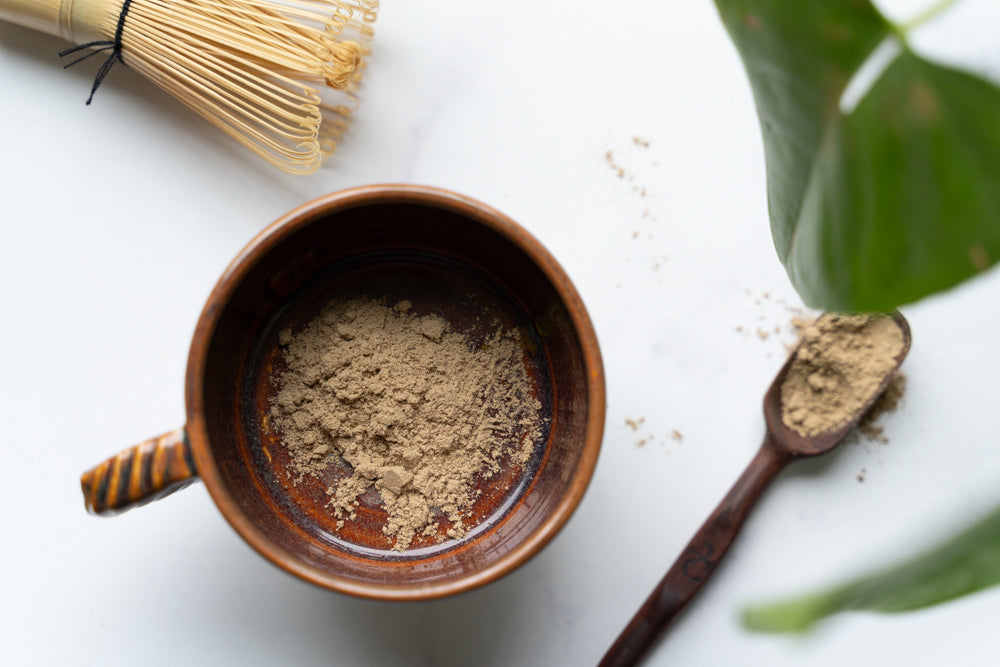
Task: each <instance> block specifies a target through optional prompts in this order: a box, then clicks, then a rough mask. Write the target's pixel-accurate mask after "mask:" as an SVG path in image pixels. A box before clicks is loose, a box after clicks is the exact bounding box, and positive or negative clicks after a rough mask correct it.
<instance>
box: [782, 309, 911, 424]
mask: <svg viewBox="0 0 1000 667" xmlns="http://www.w3.org/2000/svg"><path fill="white" fill-rule="evenodd" d="M801 335H802V343H801V346H800V347H799V349H798V352H797V353H796V356H795V359H794V361H793V362H792V365H791V366H790V367H789V370H788V375H787V376H786V377H785V380H784V382H783V384H782V386H781V398H782V403H783V406H784V407H783V410H784V412H783V414H782V419H783V420H784V422H785V423H786V424H787V425H788V426H789V428H791V429H793V430H794V431H796V432H797V433H799V434H800V435H802V436H805V437H810V436H814V435H817V434H819V433H824V432H827V431H831V430H834V429H836V428H837V427H838V426H840V425H842V424H844V423H845V422H848V421H850V420H851V419H852V418H853V417H855V416H856V415H857V413H858V411H859V410H860V409H861V408H862V407H864V405H865V404H866V403H867V402H868V401H869V400H870V399H871V398H872V396H873V395H874V393H875V392H876V391H878V389H879V386H880V385H881V383H882V381H883V380H885V378H886V375H887V374H888V373H892V372H893V371H894V369H895V367H896V357H897V356H898V355H899V353H900V352H902V350H903V345H904V342H903V333H902V331H901V330H900V328H899V325H897V324H896V322H895V321H894V320H893V319H892V318H891V317H888V316H884V315H874V316H867V315H855V316H848V315H836V314H826V315H823V316H821V317H820V318H819V319H817V320H816V321H815V322H813V323H811V324H809V325H806V326H804V327H803V328H802V330H801Z"/></svg>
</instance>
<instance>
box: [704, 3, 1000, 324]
mask: <svg viewBox="0 0 1000 667" xmlns="http://www.w3.org/2000/svg"><path fill="white" fill-rule="evenodd" d="M716 5H717V6H718V8H719V11H720V15H721V17H722V19H723V22H724V23H725V26H726V28H727V30H728V31H729V33H730V36H731V37H732V39H733V41H734V43H735V45H736V47H737V49H738V51H739V53H740V55H741V57H742V59H743V63H744V65H745V67H746V71H747V75H748V77H749V79H750V83H751V87H752V89H753V93H754V98H755V101H756V104H757V112H758V116H759V117H760V125H761V131H762V134H763V139H764V152H765V160H766V163H767V182H768V206H769V210H770V217H771V231H772V235H773V237H774V244H775V248H776V250H777V252H778V257H779V259H780V260H781V261H782V263H783V264H784V265H785V268H786V270H787V271H788V275H789V277H790V278H791V281H792V284H793V285H794V286H795V288H796V290H797V291H798V292H799V294H800V296H801V297H802V299H803V301H804V302H805V303H806V304H807V305H809V306H811V307H814V308H818V309H822V310H833V311H874V310H881V311H888V310H891V309H893V308H896V307H897V306H900V305H903V304H906V303H910V302H913V301H916V300H918V299H920V298H922V297H924V296H927V295H929V294H932V293H934V292H937V291H940V290H943V289H947V288H949V287H952V286H954V285H956V284H958V283H960V282H962V281H963V280H965V279H967V278H969V277H971V276H973V275H975V274H976V273H977V272H980V271H983V270H985V269H986V268H988V267H989V266H991V265H992V264H993V262H994V261H995V258H998V257H1000V187H998V186H1000V122H997V116H996V113H997V110H998V109H1000V89H998V88H997V87H996V86H994V85H992V84H990V83H988V82H986V81H984V80H982V79H980V78H978V77H976V76H973V75H971V74H967V73H963V72H960V71H957V70H954V69H950V68H946V67H942V66H940V65H936V64H933V63H930V62H928V61H926V60H924V59H922V58H920V57H919V56H917V55H916V54H914V53H913V52H912V51H910V50H909V49H908V47H907V46H906V45H905V43H902V44H901V49H900V53H899V55H898V56H897V57H896V58H895V59H894V60H893V62H892V63H891V64H890V65H889V66H888V67H887V69H886V70H885V71H884V72H883V73H882V74H881V75H880V76H879V78H878V79H877V81H876V82H875V83H874V84H873V85H872V87H871V88H870V89H869V90H868V91H867V92H866V94H865V95H864V97H862V99H861V100H860V101H859V103H858V104H857V106H856V107H855V108H854V109H852V110H851V111H850V112H849V113H846V114H845V113H844V112H843V111H842V110H841V109H840V100H841V97H842V95H843V92H844V89H845V87H846V86H847V84H848V82H849V81H850V80H851V78H852V77H853V76H854V75H855V73H856V72H857V70H858V69H859V68H860V67H861V66H862V64H864V63H865V61H866V60H867V59H868V58H869V56H870V55H871V53H872V51H873V50H874V49H875V48H876V46H878V45H879V44H880V43H882V42H883V41H884V40H886V39H887V38H894V37H893V36H894V35H895V34H896V30H897V29H896V28H895V27H894V26H893V25H891V24H890V23H888V22H887V21H886V20H885V18H884V17H882V15H881V14H879V13H878V11H877V10H876V9H875V8H874V6H873V5H872V4H871V3H870V2H869V1H868V0H823V1H822V2H791V1H789V0H784V1H782V0H716Z"/></svg>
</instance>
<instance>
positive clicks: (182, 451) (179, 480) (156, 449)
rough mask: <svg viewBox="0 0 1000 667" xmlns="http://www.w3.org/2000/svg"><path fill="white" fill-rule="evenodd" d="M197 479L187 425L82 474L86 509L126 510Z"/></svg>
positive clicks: (109, 513)
mask: <svg viewBox="0 0 1000 667" xmlns="http://www.w3.org/2000/svg"><path fill="white" fill-rule="evenodd" d="M197 480H198V471H197V469H196V468H195V465H194V457H193V456H192V454H191V445H190V443H189V442H188V438H187V431H186V430H185V428H184V427H181V428H179V429H175V430H173V431H170V432H169V433H164V434H163V435H161V436H158V437H156V438H151V439H149V440H146V441H145V442H141V443H139V444H138V445H135V446H134V447H130V448H129V449H126V450H124V451H122V452H120V453H118V454H117V455H115V456H112V457H111V458H109V459H108V460H107V461H104V462H103V463H99V464H98V465H96V466H94V467H93V468H91V469H90V470H88V471H87V472H85V473H83V475H81V476H80V487H81V488H82V489H83V500H84V504H85V505H86V507H87V511H88V512H90V513H91V514H97V515H100V516H114V515H115V514H121V513H122V512H127V511H129V510H130V509H132V508H133V507H139V506H141V505H145V504H146V503H149V502H152V501H154V500H159V499H160V498H163V497H165V496H168V495H170V494H171V493H173V492H174V491H180V490H181V489H183V488H184V487H186V486H188V485H189V484H191V483H193V482H196V481H197Z"/></svg>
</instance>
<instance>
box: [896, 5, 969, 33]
mask: <svg viewBox="0 0 1000 667" xmlns="http://www.w3.org/2000/svg"><path fill="white" fill-rule="evenodd" d="M956 2H958V0H938V2H935V3H934V4H933V5H931V6H930V7H928V8H927V9H925V10H924V11H922V12H920V13H919V14H917V15H916V16H914V17H912V18H911V19H909V20H908V21H906V22H904V23H900V24H897V25H896V31H897V32H898V33H900V35H901V36H903V37H905V36H906V34H907V33H909V32H910V31H911V30H914V29H916V28H919V27H920V26H922V25H923V24H925V23H927V22H928V21H930V20H931V19H933V18H934V17H936V16H937V15H938V14H941V13H943V12H944V11H945V10H947V9H948V8H949V7H951V6H952V5H953V4H955V3H956Z"/></svg>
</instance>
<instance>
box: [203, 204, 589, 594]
mask: <svg viewBox="0 0 1000 667" xmlns="http://www.w3.org/2000/svg"><path fill="white" fill-rule="evenodd" d="M354 296H366V297H370V298H374V299H382V300H385V301H386V302H387V303H390V304H391V303H394V302H397V301H400V300H408V301H410V302H411V303H412V308H413V311H414V312H415V313H416V314H418V315H419V314H424V313H430V312H434V313H437V314H439V315H441V316H443V317H444V318H445V319H447V320H448V322H449V325H450V327H451V328H452V330H456V331H462V332H464V333H465V334H466V335H468V336H469V337H470V338H471V339H473V340H475V339H476V338H477V337H478V338H480V339H482V338H484V337H485V336H486V335H487V334H488V327H489V326H491V325H493V326H495V324H496V323H497V322H499V323H501V324H502V325H503V327H504V328H506V329H517V330H518V331H519V333H520V345H521V347H522V350H523V352H524V361H525V365H526V368H527V370H528V374H529V377H530V379H531V382H532V389H533V393H534V394H535V395H536V396H537V398H538V399H539V401H540V403H541V406H542V408H541V410H542V414H543V416H544V419H545V428H543V429H542V432H541V435H540V436H539V442H537V443H536V446H535V450H534V455H533V456H532V458H531V459H530V460H529V461H528V462H527V463H525V464H523V465H504V466H503V470H502V473H501V474H500V475H497V476H495V477H493V478H491V479H479V478H477V480H476V482H475V484H476V489H477V491H478V492H479V495H478V496H477V500H476V501H475V503H474V505H473V506H472V508H471V514H472V516H473V518H474V521H475V522H476V523H477V526H476V527H475V528H474V529H473V530H470V531H469V532H468V534H467V535H466V536H465V537H464V538H463V539H460V540H450V539H449V540H444V541H439V539H437V538H435V537H434V536H426V537H418V538H417V539H415V540H414V542H413V544H412V545H411V547H410V548H409V549H407V550H406V551H402V552H400V551H395V550H393V549H392V546H393V543H392V540H391V539H390V538H387V537H386V536H385V535H383V533H382V526H383V525H384V523H385V518H386V513H385V510H384V509H383V508H382V507H381V506H380V503H379V496H378V495H377V492H376V491H374V489H371V490H370V491H369V492H368V493H366V494H364V495H362V496H361V497H360V498H359V502H360V506H359V507H358V511H357V519H356V520H353V521H350V522H347V523H346V524H345V525H342V526H341V527H340V528H339V529H338V527H337V526H336V519H335V517H334V515H333V513H332V511H331V510H330V508H329V506H328V505H329V502H330V498H329V495H328V494H327V491H326V490H327V489H328V488H329V487H330V486H331V484H333V483H334V482H335V480H336V479H337V476H338V475H341V476H342V475H343V474H344V470H343V469H340V470H338V469H337V468H338V466H332V467H331V470H330V473H329V475H327V476H323V475H320V476H317V477H312V476H305V477H303V476H301V475H298V474H296V473H295V471H294V470H293V469H292V464H291V460H290V457H289V455H288V453H287V452H286V451H285V449H284V447H283V446H282V445H281V441H280V437H281V434H280V433H278V432H277V430H276V429H275V428H274V427H273V425H272V424H270V423H269V422H268V419H267V415H268V412H269V409H270V406H271V400H272V397H273V396H274V394H275V393H276V392H277V389H278V386H279V383H278V382H277V381H276V378H277V377H279V374H280V372H281V371H282V369H283V368H284V365H283V364H284V362H283V360H282V357H281V354H280V346H279V343H278V333H279V332H280V331H282V330H284V329H286V328H290V329H291V330H292V331H296V330H298V329H301V328H302V327H303V326H304V325H305V324H306V323H307V322H309V321H310V320H311V319H312V318H313V317H315V316H316V315H317V314H318V313H319V311H320V310H321V309H322V307H323V306H324V305H325V304H326V303H328V302H329V301H330V300H332V299H342V298H350V297H354ZM199 329H204V330H205V331H206V332H207V336H206V339H207V344H205V345H204V346H203V347H204V350H202V351H200V352H198V353H197V354H195V353H193V354H192V360H191V365H190V366H189V373H188V398H189V401H188V409H189V415H188V419H189V433H190V438H191V444H192V448H193V450H194V453H195V458H196V461H197V463H198V468H199V474H200V475H201V476H202V478H203V479H204V480H205V483H206V485H207V487H208V489H209V491H210V493H211V494H212V496H213V498H214V499H215V501H216V503H217V504H218V505H219V507H220V509H221V510H222V512H223V514H224V515H225V516H226V518H227V519H228V520H229V521H230V523H232V524H233V526H234V527H235V528H236V529H237V530H238V531H239V532H240V533H241V534H242V536H243V537H244V538H245V539H246V540H247V541H248V542H249V543H250V544H251V545H253V546H254V547H255V548H256V549H257V550H258V551H260V552H261V553H262V554H263V555H265V556H266V557H268V558H269V559H270V560H272V561H273V562H275V563H276V564H277V565H279V566H281V567H283V568H285V569H287V570H289V571H291V572H293V573H294V574H297V575H299V576H302V577H304V578H306V579H307V580H310V581H312V582H313V583H316V584H319V585H321V586H324V587H327V588H330V589H333V590H338V591H341V592H347V593H351V594H356V595H361V596H365V597H373V598H382V599H425V598H429V597H437V596H441V595H447V594H451V593H455V592H459V591H462V590H466V589H469V588H472V587H475V586H478V585H481V584H483V583H486V582H488V581H490V580H492V579H495V578H496V577H498V576H500V575H502V574H504V573H506V572H508V571H510V570H511V569H513V568H514V567H516V566H517V565H519V564H520V563H522V562H523V561H524V560H526V559H527V558H529V557H530V556H531V555H533V554H534V553H535V552H537V551H538V549H540V548H541V547H542V546H543V545H544V544H545V543H546V542H547V541H548V540H549V539H550V538H551V537H552V536H553V535H554V533H555V532H556V531H558V529H559V528H560V527H561V526H562V524H563V523H564V522H565V521H566V519H567V518H568V517H569V515H570V514H571V513H572V511H573V509H574V508H575V507H576V505H577V503H578V502H579V500H580V497H581V496H582V494H583V491H584V489H585V487H586V485H587V483H588V481H589V479H590V475H591V473H592V470H593V467H594V464H595V463H596V458H597V452H598V449H599V447H600V439H601V434H602V430H603V410H604V386H603V375H602V372H601V367H600V357H599V353H598V350H597V343H596V339H595V338H594V334H593V330H592V328H591V326H590V323H589V320H588V319H587V316H586V313H585V311H584V310H583V307H582V305H581V304H580V302H579V299H578V297H577V296H576V293H575V291H574V290H573V288H572V286H571V285H570V284H569V281H568V279H566V277H565V275H564V274H563V273H562V271H561V269H559V267H558V265H556V264H555V262H554V260H552V258H551V257H550V256H549V255H548V253H547V252H546V251H545V250H544V249H542V248H541V246H539V245H538V244H537V242H536V241H534V240H533V239H532V238H531V237H530V236H528V235H527V234H526V233H525V232H524V231H523V230H522V229H521V228H520V227H518V226H517V225H515V224H514V223H512V222H511V221H509V220H508V219H506V218H504V217H503V216H501V215H500V214H498V213H496V212H494V211H492V210H491V209H487V208H485V207H482V206H481V205H478V204H475V203H474V202H469V201H466V200H463V199H460V198H455V197H451V196H448V195H446V194H441V193H435V192H427V191H405V190H404V191H402V192H398V193H396V195H395V196H393V195H386V194H385V193H384V192H381V193H371V192H370V193H367V194H366V193H364V192H362V193H359V194H355V195H354V196H353V197H351V196H341V197H333V198H330V199H329V200H327V201H325V202H321V203H318V204H314V205H312V206H309V207H305V208H303V209H302V210H300V211H298V212H295V213H293V214H291V215H290V216H289V217H288V219H286V220H284V221H279V223H276V224H275V225H274V226H272V227H271V228H269V229H268V230H267V231H265V232H264V233H263V234H262V235H261V236H260V237H258V239H256V240H255V241H254V242H253V243H251V244H250V246H248V248H247V250H245V251H244V254H243V256H241V258H238V260H237V261H236V262H234V264H233V266H232V267H231V269H230V271H229V273H228V274H227V275H226V276H224V277H223V279H222V280H221V281H220V284H219V286H218V287H217V288H216V292H215V293H213V296H212V297H211V298H210V300H209V305H207V306H206V309H205V313H204V314H203V316H202V322H201V323H199ZM507 463H509V462H507ZM343 466H346V464H343ZM343 466H339V467H341V468H342V467H343ZM446 527H447V526H446V525H445V526H444V527H443V528H442V530H444V529H445V528H446Z"/></svg>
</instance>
